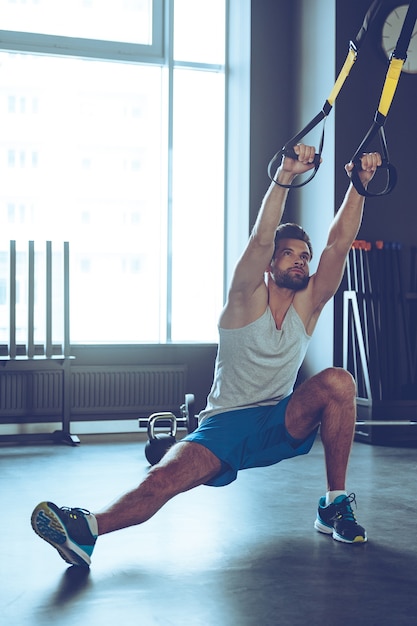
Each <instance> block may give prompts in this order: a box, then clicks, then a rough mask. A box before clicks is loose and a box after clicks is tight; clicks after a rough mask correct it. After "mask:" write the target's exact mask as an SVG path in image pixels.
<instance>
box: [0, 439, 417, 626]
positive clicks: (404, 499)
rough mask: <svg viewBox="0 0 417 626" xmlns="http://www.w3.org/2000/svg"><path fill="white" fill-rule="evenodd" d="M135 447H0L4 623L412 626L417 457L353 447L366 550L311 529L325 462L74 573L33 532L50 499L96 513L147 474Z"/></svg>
mask: <svg viewBox="0 0 417 626" xmlns="http://www.w3.org/2000/svg"><path fill="white" fill-rule="evenodd" d="M143 450H144V443H143V442H141V441H139V439H138V436H136V435H132V436H131V437H130V439H129V438H128V437H126V436H124V437H121V436H119V437H116V436H111V435H106V436H103V437H95V438H92V437H83V438H82V443H81V445H80V446H78V447H76V448H71V447H66V446H54V445H50V444H45V445H33V446H32V445H30V446H29V445H24V446H23V445H22V446H18V445H7V446H2V447H0V489H1V494H2V504H3V509H2V520H1V528H2V532H1V534H0V572H1V585H0V596H1V601H0V615H1V616H2V623H4V624H7V625H8V626H11V625H16V626H25V625H26V624H28V625H29V624H30V625H31V624H34V625H35V624H36V625H39V626H44V625H45V624H54V625H57V626H61V625H64V624H65V625H71V626H74V624H93V625H96V624H103V625H104V626H105V625H107V624H123V625H127V626H130V625H131V624H132V625H133V624H135V625H137V624H141V625H143V626H154V625H155V626H156V625H163V626H167V625H173V626H188V625H189V626H200V625H201V626H269V625H284V626H293V625H302V626H304V625H307V624H308V625H314V624H317V625H319V624H320V626H322V625H324V624H332V623H335V624H338V626H344V625H355V626H361V625H362V624H364V625H365V624H366V625H368V624H369V625H375V626H383V625H385V624H386V625H389V626H401V625H402V624H407V625H408V624H411V623H415V620H416V619H417V618H416V615H417V515H416V513H417V503H416V496H417V489H416V480H417V448H416V447H409V448H407V447H385V446H384V447H382V446H370V445H367V444H363V443H359V442H356V443H354V447H353V451H352V456H351V462H350V471H349V482H348V489H349V490H350V491H355V492H356V496H357V502H358V509H357V518H358V521H359V522H360V523H361V524H363V525H364V526H365V527H366V528H367V531H368V536H369V541H368V543H367V544H366V545H356V546H350V545H344V544H340V543H338V542H336V541H334V540H332V539H331V538H330V537H328V536H325V535H322V534H319V533H317V532H316V531H315V530H314V529H313V521H314V518H315V512H316V505H317V500H318V497H319V496H321V495H322V493H323V489H324V479H323V456H322V449H321V444H320V442H319V441H317V442H316V443H315V445H314V447H313V450H312V452H311V453H310V454H309V455H308V456H306V457H301V458H298V459H295V460H291V461H284V462H282V463H280V464H279V465H277V466H275V467H269V468H263V469H257V470H248V471H245V472H241V474H240V476H239V477H238V480H237V481H236V482H235V483H233V484H232V485H230V486H228V487H224V488H220V489H214V488H210V487H200V488H198V489H196V490H194V491H191V492H188V493H186V494H182V495H181V496H179V497H177V498H176V499H175V500H173V501H171V502H170V503H168V505H166V507H165V508H164V509H163V510H162V511H160V512H159V513H158V514H157V515H156V516H155V517H154V518H153V519H152V520H151V521H149V522H148V523H147V524H144V525H143V526H141V527H136V528H130V529H127V530H124V531H120V532H118V533H114V534H111V535H107V536H105V537H102V538H100V539H99V541H98V543H97V545H96V549H95V552H94V554H93V562H92V566H91V569H90V570H83V569H80V568H75V567H69V566H67V564H66V563H65V562H64V561H62V560H61V559H60V557H59V556H58V554H57V553H56V552H55V550H54V549H53V548H51V547H50V546H49V545H48V544H47V543H45V542H44V541H42V540H41V539H39V538H38V537H37V536H36V535H35V534H34V533H33V531H32V529H31V526H30V514H31V511H32V509H33V507H34V506H35V505H36V504H37V503H38V501H40V500H45V499H50V500H52V501H55V502H56V503H57V504H58V505H59V506H62V505H68V506H81V507H84V508H87V509H90V510H91V511H94V510H97V509H100V508H101V507H102V506H103V505H105V504H107V503H108V502H109V501H112V500H113V499H114V498H115V497H116V496H117V495H119V493H120V492H121V491H124V490H126V489H127V488H129V487H131V486H133V485H135V483H136V482H137V481H138V480H139V479H140V478H141V477H142V476H143V475H144V474H145V473H146V471H147V462H146V460H145V457H144V452H143Z"/></svg>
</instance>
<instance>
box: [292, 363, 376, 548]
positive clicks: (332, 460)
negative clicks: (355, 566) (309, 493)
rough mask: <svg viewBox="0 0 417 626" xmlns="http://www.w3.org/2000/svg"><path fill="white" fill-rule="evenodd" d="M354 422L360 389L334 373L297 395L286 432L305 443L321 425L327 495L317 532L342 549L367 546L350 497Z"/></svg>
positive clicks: (345, 375)
mask: <svg viewBox="0 0 417 626" xmlns="http://www.w3.org/2000/svg"><path fill="white" fill-rule="evenodd" d="M355 421H356V386H355V382H354V380H353V378H352V376H351V375H350V374H349V373H348V372H347V371H345V370H343V369H341V368H335V367H331V368H328V369H326V370H323V371H322V372H320V373H319V374H317V375H315V376H313V377H312V378H310V379H309V380H307V381H306V382H305V383H303V384H302V385H300V387H299V388H298V389H297V390H296V391H295V393H294V395H293V397H292V398H291V400H290V402H289V404H288V408H287V413H286V426H287V429H288V432H289V433H290V434H291V435H292V436H293V437H295V438H297V439H298V438H299V439H302V438H304V437H306V436H307V435H308V434H309V432H311V431H312V430H313V429H314V428H316V427H317V426H318V425H319V424H320V436H321V440H322V443H323V447H324V454H325V462H326V475H327V493H326V496H323V497H322V498H320V500H319V506H318V512H317V518H316V521H315V523H314V526H315V528H316V529H317V530H319V531H320V532H323V533H326V534H331V535H332V536H333V538H334V539H336V540H337V541H341V542H344V543H364V542H365V541H366V540H367V537H366V532H365V529H364V528H363V527H362V526H360V525H359V524H358V523H357V522H356V519H355V514H354V512H353V510H352V506H351V503H352V502H354V501H355V496H354V494H351V495H350V496H348V495H347V492H346V484H345V483H346V472H347V466H348V461H349V455H350V450H351V447H352V441H353V435H354V430H355Z"/></svg>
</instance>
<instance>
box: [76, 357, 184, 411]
mask: <svg viewBox="0 0 417 626" xmlns="http://www.w3.org/2000/svg"><path fill="white" fill-rule="evenodd" d="M186 369H187V368H186V366H185V365H169V366H160V365H154V366H149V365H147V366H136V367H113V368H109V367H107V366H97V367H94V368H91V367H73V368H71V395H72V397H71V413H72V414H73V415H77V414H86V415H91V414H97V413H100V414H103V413H132V412H138V413H140V412H143V411H146V412H147V411H156V410H158V411H159V410H160V411H173V410H175V409H176V408H178V407H179V406H180V405H181V404H182V402H183V401H184V394H185V379H186Z"/></svg>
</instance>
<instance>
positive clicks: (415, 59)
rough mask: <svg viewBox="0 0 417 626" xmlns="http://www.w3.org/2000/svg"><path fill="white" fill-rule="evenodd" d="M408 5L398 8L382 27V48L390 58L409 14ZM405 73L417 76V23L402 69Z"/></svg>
mask: <svg viewBox="0 0 417 626" xmlns="http://www.w3.org/2000/svg"><path fill="white" fill-rule="evenodd" d="M407 10H408V4H402V5H401V6H398V7H396V8H395V9H394V10H393V11H391V13H390V14H389V15H388V17H387V18H386V19H385V21H384V25H383V27H382V40H381V43H382V48H383V50H384V52H385V54H386V55H387V57H388V58H390V57H391V54H392V53H393V52H394V50H395V46H396V44H397V40H398V37H399V36H400V32H401V28H402V26H403V23H404V19H405V16H406V14H407ZM402 71H403V72H407V73H410V74H417V23H416V24H415V25H414V29H413V34H412V36H411V40H410V45H409V47H408V51H407V59H406V61H405V63H404V65H403V67H402Z"/></svg>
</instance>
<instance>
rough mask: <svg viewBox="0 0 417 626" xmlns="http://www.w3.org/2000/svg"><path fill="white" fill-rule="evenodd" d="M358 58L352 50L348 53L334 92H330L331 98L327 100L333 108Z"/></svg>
mask: <svg viewBox="0 0 417 626" xmlns="http://www.w3.org/2000/svg"><path fill="white" fill-rule="evenodd" d="M357 56H358V53H357V52H356V51H355V50H353V49H352V48H351V49H350V50H349V52H348V55H347V57H346V60H345V62H344V64H343V67H342V69H341V70H340V72H339V76H338V77H337V80H336V82H335V84H334V87H333V89H332V91H331V92H330V96H329V97H328V98H327V101H328V103H329V104H330V105H331V106H333V104H334V101H335V100H336V98H337V95H338V93H339V91H340V90H341V89H342V87H343V83H344V82H345V80H346V79H347V77H348V76H349V72H350V70H351V69H352V65H353V64H354V62H355V61H356V57H357Z"/></svg>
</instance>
